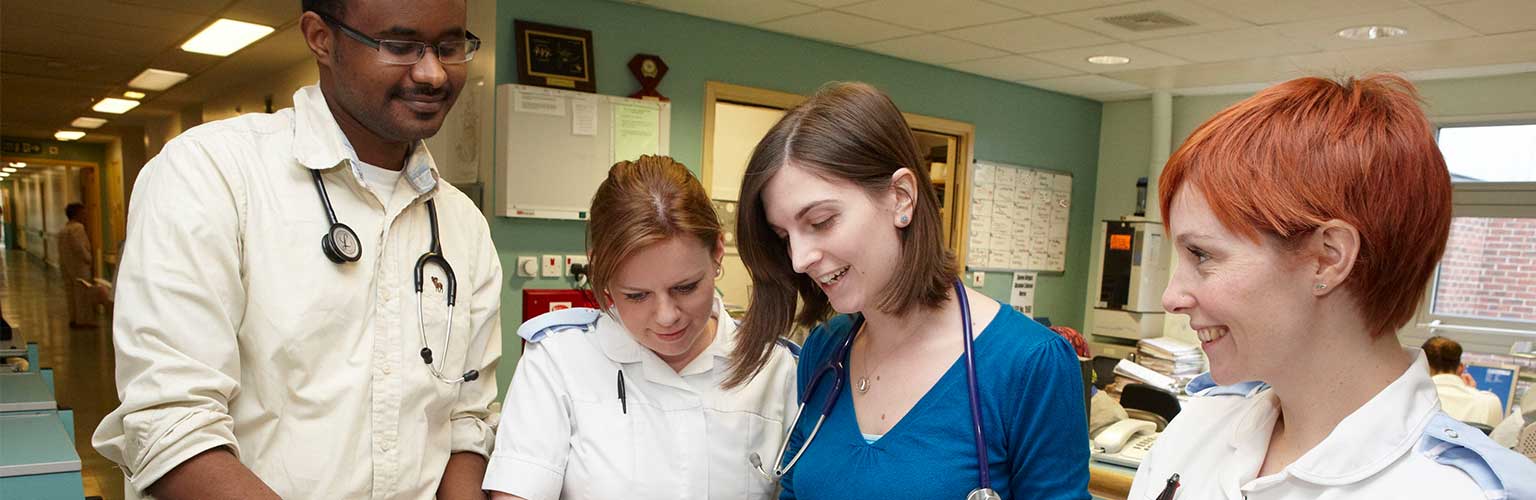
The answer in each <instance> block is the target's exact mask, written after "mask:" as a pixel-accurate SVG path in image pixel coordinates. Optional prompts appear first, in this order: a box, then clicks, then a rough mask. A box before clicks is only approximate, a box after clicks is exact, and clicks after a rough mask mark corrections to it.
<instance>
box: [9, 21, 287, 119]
mask: <svg viewBox="0 0 1536 500" xmlns="http://www.w3.org/2000/svg"><path fill="white" fill-rule="evenodd" d="M0 12H3V15H0V130H3V132H4V133H5V135H7V136H20V137H39V138H48V137H52V136H53V132H54V131H55V130H59V129H62V128H69V122H70V121H73V120H74V119H75V118H76V117H80V116H90V117H98V118H106V119H107V120H109V121H108V123H107V125H106V126H105V127H103V128H102V129H100V130H98V131H91V132H93V133H92V134H91V135H88V136H86V140H87V141H91V140H102V139H104V138H106V137H107V134H104V133H102V132H106V133H108V134H109V133H111V132H112V131H113V128H114V127H116V126H120V125H143V124H145V123H146V121H147V120H150V119H153V118H158V117H164V116H169V115H172V114H175V113H178V112H179V111H180V110H181V109H182V108H183V107H185V106H188V105H190V104H195V103H200V102H204V101H206V100H207V99H208V97H209V96H211V95H213V94H215V93H217V92H219V91H221V90H223V89H226V88H229V87H232V86H238V85H240V84H242V83H246V82H249V81H250V79H251V78H253V77H255V76H256V75H264V74H272V73H274V72H276V71H278V70H281V69H285V68H289V67H292V66H293V65H294V64H297V63H299V62H300V61H303V60H304V59H306V58H308V57H309V52H308V49H307V48H306V47H305V46H304V42H303V39H302V37H300V36H299V35H298V34H297V30H298V28H297V26H298V23H297V19H298V16H299V2H298V0H47V1H36V0H0ZM220 17H228V18H232V19H237V20H241V21H248V22H253V23H259V24H264V25H268V26H273V27H275V28H277V32H275V33H273V34H271V35H268V36H267V37H266V38H264V39H262V40H260V41H258V42H256V43H255V44H252V45H251V46H250V47H246V48H245V49H243V50H241V51H240V52H237V53H235V54H234V55H232V56H230V57H214V56H209V55H203V54H193V53H190V52H184V51H182V50H181V49H180V48H179V47H180V45H181V43H182V42H185V41H186V40H187V39H188V38H191V37H192V35H193V34H196V33H197V32H198V31H201V30H202V29H203V28H204V27H206V26H208V25H209V24H211V23H213V21H214V20H215V19H218V18H220ZM149 67H155V68H160V69H168V70H172V71H180V72H183V73H187V74H190V75H192V77H191V78H189V79H188V80H187V81H185V82H182V83H181V84H179V85H177V86H175V87H172V88H171V89H169V90H167V91H165V92H147V91H146V92H147V93H148V94H149V96H148V97H146V98H145V99H144V100H143V104H142V105H140V106H139V107H138V108H137V109H134V110H133V111H130V112H129V113H128V114H125V115H111V114H104V113H97V112H94V111H91V109H90V108H91V105H92V104H93V103H94V101H95V100H97V99H100V98H103V97H120V96H121V95H122V93H123V92H124V91H126V90H129V89H128V87H127V83H128V80H130V79H132V78H133V77H134V76H135V75H137V74H139V72H141V71H143V70H144V69H146V68H149Z"/></svg>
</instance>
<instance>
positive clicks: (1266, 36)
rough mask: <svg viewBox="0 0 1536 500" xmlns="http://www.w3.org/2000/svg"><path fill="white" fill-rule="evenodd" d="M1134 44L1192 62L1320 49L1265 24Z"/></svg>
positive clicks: (1277, 54)
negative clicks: (1256, 26)
mask: <svg viewBox="0 0 1536 500" xmlns="http://www.w3.org/2000/svg"><path fill="white" fill-rule="evenodd" d="M1136 45H1140V46H1143V47H1147V48H1150V49H1152V50H1156V51H1158V52H1162V53H1164V54H1176V55H1178V56H1179V57H1180V58H1182V59H1187V60H1190V61H1195V62H1215V61H1229V60H1233V59H1248V58H1254V57H1268V56H1281V55H1290V54H1304V53H1307V52H1316V51H1317V50H1319V49H1318V48H1317V46H1315V45H1312V44H1310V43H1307V42H1305V41H1302V40H1296V39H1294V38H1289V37H1286V36H1285V35H1282V34H1281V33H1280V32H1279V31H1278V30H1275V29H1272V28H1267V27H1258V28H1242V29H1236V30H1231V31H1221V32H1215V33H1199V34H1194V35H1185V36H1176V37H1171V38H1159V39H1156V40H1141V41H1138V42H1136Z"/></svg>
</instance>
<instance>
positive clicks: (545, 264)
mask: <svg viewBox="0 0 1536 500" xmlns="http://www.w3.org/2000/svg"><path fill="white" fill-rule="evenodd" d="M564 262H565V259H564V258H562V257H561V256H559V255H543V256H540V257H539V275H540V276H543V277H545V278H557V277H560V276H563V275H564V274H565V273H562V272H561V271H563V270H564V269H565V266H563V265H562V264H563V263H564Z"/></svg>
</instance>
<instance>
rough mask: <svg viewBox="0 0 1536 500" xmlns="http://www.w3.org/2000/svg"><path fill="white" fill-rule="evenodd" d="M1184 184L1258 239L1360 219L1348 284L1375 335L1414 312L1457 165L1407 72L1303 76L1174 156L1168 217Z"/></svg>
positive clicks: (1446, 225)
mask: <svg viewBox="0 0 1536 500" xmlns="http://www.w3.org/2000/svg"><path fill="white" fill-rule="evenodd" d="M1185 185H1191V186H1194V187H1195V188H1196V189H1198V190H1199V192H1200V193H1201V194H1202V195H1204V196H1205V199H1206V201H1207V202H1208V203H1209V205H1210V207H1211V211H1212V212H1213V213H1214V214H1215V216H1216V218H1217V219H1218V220H1220V221H1221V223H1222V225H1224V226H1225V227H1226V228H1227V229H1228V230H1230V231H1232V232H1234V233H1237V234H1241V235H1244V236H1246V237H1248V238H1250V239H1252V240H1254V241H1259V237H1260V235H1268V236H1271V237H1274V238H1276V239H1278V240H1279V241H1281V242H1292V241H1295V239H1296V238H1299V237H1302V236H1306V235H1308V234H1310V233H1311V232H1312V230H1314V229H1316V228H1317V227H1318V226H1319V225H1321V224H1322V223H1324V222H1327V221H1328V220H1331V219H1338V220H1341V221H1344V222H1348V223H1350V224H1352V225H1354V226H1355V228H1356V229H1357V230H1359V231H1360V239H1361V242H1360V254H1359V258H1358V259H1357V260H1356V262H1355V267H1354V270H1353V271H1352V272H1351V273H1350V276H1349V278H1348V279H1347V280H1346V281H1345V282H1344V283H1341V284H1340V286H1341V287H1343V288H1346V289H1348V290H1349V291H1350V292H1351V294H1352V296H1353V297H1354V298H1355V299H1356V302H1357V304H1358V305H1359V307H1360V309H1361V312H1362V313H1364V314H1365V319H1366V324H1367V325H1368V326H1369V327H1370V329H1371V334H1372V335H1380V334H1384V333H1387V332H1394V331H1396V330H1397V329H1398V328H1400V327H1402V326H1403V324H1405V323H1407V322H1408V320H1409V318H1411V317H1412V316H1413V314H1414V311H1415V309H1416V308H1417V306H1418V302H1419V299H1420V297H1422V294H1423V293H1424V287H1425V286H1427V285H1428V284H1429V277H1430V275H1431V274H1432V273H1433V272H1434V269H1435V266H1436V265H1437V264H1438V263H1439V261H1440V257H1441V255H1442V254H1443V253H1444V251H1445V242H1446V237H1447V235H1448V234H1449V232H1450V224H1451V177H1450V172H1448V171H1447V170H1446V167H1445V158H1444V157H1442V156H1441V155H1440V149H1439V147H1437V146H1436V145H1435V138H1434V134H1433V133H1432V129H1431V127H1430V124H1429V120H1428V119H1426V118H1425V117H1424V113H1423V111H1422V110H1420V109H1419V98H1418V93H1417V92H1416V91H1415V90H1414V88H1413V84H1411V83H1408V81H1407V80H1405V79H1403V78H1402V77H1398V76H1392V75H1371V76H1367V77H1364V78H1359V79H1355V78H1351V79H1349V80H1346V81H1344V82H1342V83H1340V82H1335V81H1332V80H1328V79H1324V78H1298V79H1295V80H1291V81H1288V82H1285V83H1282V84H1279V85H1275V86H1273V87H1269V88H1267V89H1264V90H1262V91H1260V92H1259V93H1258V94H1255V95H1254V96H1253V97H1249V98H1247V99H1244V100H1243V101H1242V102H1239V103H1237V104H1234V105H1232V106H1231V107H1229V108H1227V109H1224V110H1222V111H1221V112H1220V113H1217V114H1216V116H1215V117H1213V118H1211V119H1210V120H1209V121H1207V122H1205V123H1204V124H1202V125H1200V127H1199V128H1197V129H1195V131H1194V133H1191V134H1190V136H1189V139H1188V140H1186V141H1184V145H1182V146H1180V147H1179V150H1178V151H1175V152H1174V153H1173V156H1171V157H1169V158H1168V164H1167V166H1165V167H1164V168H1163V173H1162V177H1161V180H1160V181H1159V184H1158V195H1159V196H1160V204H1161V207H1160V208H1161V209H1162V214H1163V220H1164V221H1167V220H1168V208H1169V205H1170V204H1171V203H1172V202H1173V197H1174V195H1175V194H1177V193H1178V192H1179V189H1181V188H1183V187H1185ZM1165 224H1166V222H1165Z"/></svg>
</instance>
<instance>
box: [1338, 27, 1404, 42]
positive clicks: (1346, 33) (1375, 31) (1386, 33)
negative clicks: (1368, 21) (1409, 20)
mask: <svg viewBox="0 0 1536 500" xmlns="http://www.w3.org/2000/svg"><path fill="white" fill-rule="evenodd" d="M1406 34H1408V30H1405V29H1402V28H1399V27H1397V26H1377V25H1367V26H1355V27H1353V28H1344V29H1341V30H1339V33H1338V35H1339V38H1344V39H1348V40H1378V39H1382V38H1392V37H1394V36H1403V35H1406Z"/></svg>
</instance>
